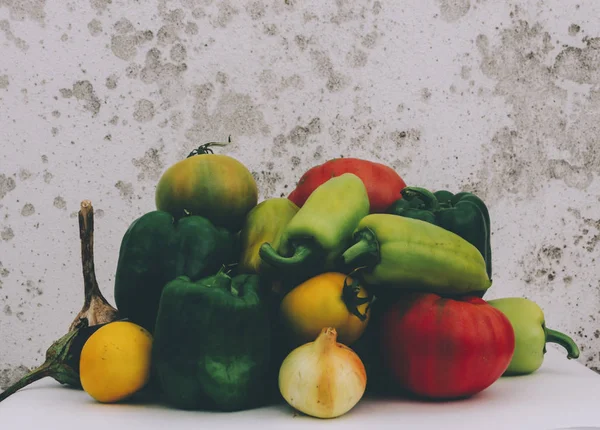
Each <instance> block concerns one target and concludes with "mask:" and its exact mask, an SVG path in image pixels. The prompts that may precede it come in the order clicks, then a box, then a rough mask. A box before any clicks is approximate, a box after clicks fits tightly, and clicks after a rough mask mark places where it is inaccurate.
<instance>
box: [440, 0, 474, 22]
mask: <svg viewBox="0 0 600 430" xmlns="http://www.w3.org/2000/svg"><path fill="white" fill-rule="evenodd" d="M437 2H438V5H439V7H440V16H441V17H442V19H443V20H444V21H448V22H454V21H458V20H459V19H460V18H462V17H463V16H465V15H466V14H467V13H468V12H469V9H470V8H471V2H470V0H437Z"/></svg>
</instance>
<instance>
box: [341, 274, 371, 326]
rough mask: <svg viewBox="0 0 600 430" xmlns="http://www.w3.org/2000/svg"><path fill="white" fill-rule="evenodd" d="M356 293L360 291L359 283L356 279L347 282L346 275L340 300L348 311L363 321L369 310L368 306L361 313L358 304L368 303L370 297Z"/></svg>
mask: <svg viewBox="0 0 600 430" xmlns="http://www.w3.org/2000/svg"><path fill="white" fill-rule="evenodd" d="M358 293H360V284H359V282H358V281H357V280H356V279H353V280H352V283H350V284H349V283H348V276H347V277H346V278H345V279H344V288H343V290H342V300H343V301H344V304H345V305H346V307H347V308H348V311H349V312H350V313H351V314H352V315H355V316H356V317H358V319H359V320H361V321H365V320H366V319H367V312H368V310H369V306H367V309H365V313H364V314H361V313H360V311H359V310H358V307H359V306H360V305H364V304H365V303H369V302H370V301H371V298H370V297H369V296H368V295H367V297H358Z"/></svg>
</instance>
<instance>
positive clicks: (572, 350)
mask: <svg viewBox="0 0 600 430" xmlns="http://www.w3.org/2000/svg"><path fill="white" fill-rule="evenodd" d="M544 331H545V332H546V342H547V343H557V344H559V345H560V346H562V347H563V348H565V349H566V350H567V358H568V359H572V358H578V357H579V348H578V347H577V344H576V343H575V341H574V340H573V339H571V338H570V337H569V336H567V335H566V334H564V333H561V332H559V331H556V330H552V329H551V328H548V327H545V329H544Z"/></svg>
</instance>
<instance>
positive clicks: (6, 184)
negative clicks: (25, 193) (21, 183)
mask: <svg viewBox="0 0 600 430" xmlns="http://www.w3.org/2000/svg"><path fill="white" fill-rule="evenodd" d="M15 188H17V183H16V182H15V180H14V178H12V177H10V176H6V175H5V174H4V173H0V200H2V199H3V198H4V197H5V196H6V195H7V194H8V193H10V192H11V191H12V190H14V189H15Z"/></svg>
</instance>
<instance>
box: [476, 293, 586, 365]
mask: <svg viewBox="0 0 600 430" xmlns="http://www.w3.org/2000/svg"><path fill="white" fill-rule="evenodd" d="M488 304H489V305H490V306H493V307H494V308H496V309H498V310H499V311H501V312H502V313H503V314H504V315H506V317H507V318H508V319H509V321H510V322H511V324H512V326H513V329H514V331H515V338H516V347H515V354H514V356H513V358H512V360H511V362H510V365H509V366H508V369H506V372H505V373H504V374H505V375H506V376H511V375H526V374H530V373H533V372H535V371H536V370H538V369H539V368H540V367H541V365H542V363H543V361H544V354H546V343H549V342H552V343H557V344H559V345H561V346H562V347H564V348H565V349H566V350H567V358H569V359H573V358H578V357H579V348H578V347H577V344H576V343H575V342H574V341H573V339H571V338H570V337H569V336H567V335H566V334H564V333H560V332H558V331H556V330H552V329H549V328H548V327H546V320H545V317H544V312H543V311H542V309H541V308H540V306H539V305H538V304H537V303H535V302H533V301H531V300H529V299H525V298H522V297H505V298H500V299H494V300H488Z"/></svg>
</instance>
